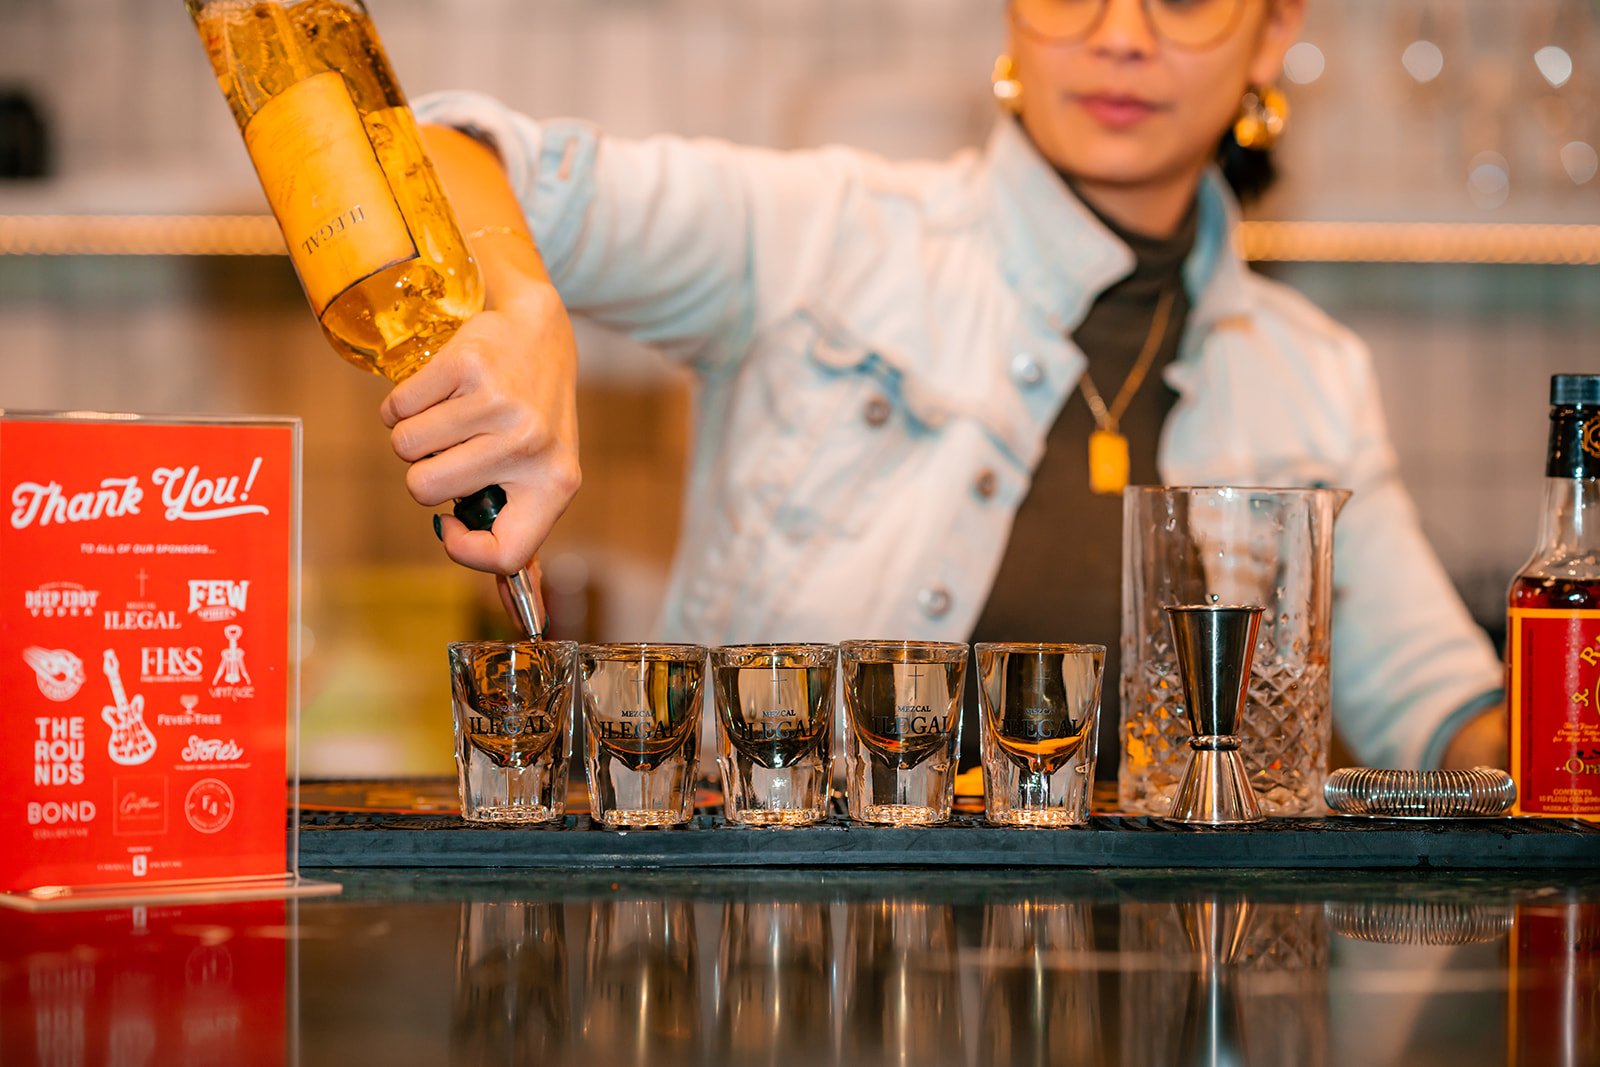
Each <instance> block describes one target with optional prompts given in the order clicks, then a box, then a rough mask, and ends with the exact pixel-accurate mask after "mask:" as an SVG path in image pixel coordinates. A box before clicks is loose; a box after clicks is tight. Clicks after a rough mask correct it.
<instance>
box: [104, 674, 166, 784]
mask: <svg viewBox="0 0 1600 1067" xmlns="http://www.w3.org/2000/svg"><path fill="white" fill-rule="evenodd" d="M104 669H105V672H106V680H107V681H108V682H110V683H111V696H112V699H114V700H115V701H116V704H115V705H112V704H107V705H106V706H105V707H103V708H101V709H100V717H101V718H102V719H104V720H105V721H106V725H107V726H109V727H111V741H110V743H109V744H108V745H107V746H106V749H107V751H108V752H109V753H110V755H111V762H112V763H117V764H120V765H122V766H124V767H137V766H138V765H139V764H141V763H144V762H145V761H147V760H148V759H149V758H150V757H151V756H153V755H155V754H156V735H155V734H153V733H151V732H150V727H148V726H146V725H145V724H144V696H143V694H140V695H137V696H135V697H134V698H133V699H132V700H129V699H128V695H127V694H126V693H124V692H123V691H122V674H121V668H120V667H119V666H118V664H117V654H116V653H115V652H113V651H112V650H111V649H109V648H108V649H106V658H105V664H104Z"/></svg>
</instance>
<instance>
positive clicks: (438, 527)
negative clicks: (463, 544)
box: [433, 515, 444, 541]
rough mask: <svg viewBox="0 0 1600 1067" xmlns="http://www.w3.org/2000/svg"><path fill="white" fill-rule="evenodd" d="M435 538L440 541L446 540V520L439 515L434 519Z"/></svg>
mask: <svg viewBox="0 0 1600 1067" xmlns="http://www.w3.org/2000/svg"><path fill="white" fill-rule="evenodd" d="M433 536H435V537H437V538H438V539H439V540H440V541H443V540H444V520H443V519H441V518H439V516H437V515H435V516H434V517H433Z"/></svg>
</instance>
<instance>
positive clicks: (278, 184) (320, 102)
mask: <svg viewBox="0 0 1600 1067" xmlns="http://www.w3.org/2000/svg"><path fill="white" fill-rule="evenodd" d="M244 139H245V144H246V146H248V148H249V149H250V158H251V160H253V161H254V162H255V165H256V173H257V174H259V175H260V176H261V187H262V189H264V190H265V191H266V194H267V201H268V203H270V204H271V205H272V213H273V215H275V216H277V219H278V226H279V228H280V229H282V230H283V239H284V241H285V242H286V243H287V244H288V246H289V258H290V259H291V260H293V261H294V267H295V270H296V271H297V272H298V273H299V275H300V284H302V285H303V286H305V290H306V297H307V299H309V300H310V301H311V307H312V310H314V311H315V312H316V313H317V316H318V317H319V318H320V317H321V316H322V314H323V313H324V312H325V311H327V310H328V305H330V304H332V303H333V302H334V300H336V299H338V297H339V294H341V293H343V292H344V291H345V290H346V289H348V288H350V287H351V286H352V285H355V284H356V283H357V282H359V281H361V280H362V279H363V278H367V277H369V276H371V275H372V274H375V273H377V272H378V271H380V270H383V269H384V268H385V267H389V266H392V265H394V264H396V263H403V262H405V261H406V260H408V259H411V258H412V257H414V256H415V255H416V254H417V247H416V242H415V241H413V240H412V237H411V231H410V229H409V228H408V227H407V226H406V220H405V217H404V216H403V215H401V214H400V208H399V207H398V206H397V205H396V204H395V199H394V193H393V192H392V191H391V190H390V188H389V179H388V178H387V177H385V176H384V173H383V168H382V167H381V166H380V165H379V163H378V157H377V155H376V154H375V153H374V152H373V149H372V142H371V141H370V140H369V139H368V137H367V131H366V127H365V125H364V124H363V123H362V121H361V113H360V112H359V111H357V110H356V105H355V102H354V101H353V100H351V99H350V94H349V92H348V90H346V88H345V84H344V76H343V75H341V74H339V73H338V72H337V71H325V72H323V73H321V74H316V75H313V76H312V77H310V78H307V79H305V80H304V81H299V82H296V83H295V84H294V85H292V86H290V87H289V88H288V89H286V90H284V91H283V92H282V93H279V94H278V95H277V96H275V97H273V98H272V99H271V100H269V101H268V102H267V104H266V106H264V107H263V108H262V109H261V110H260V111H258V112H256V114H255V115H254V117H252V118H251V120H250V122H249V124H248V125H247V126H246V127H245V131H244Z"/></svg>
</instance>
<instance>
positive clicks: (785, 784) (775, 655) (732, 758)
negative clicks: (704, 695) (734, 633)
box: [711, 644, 839, 826]
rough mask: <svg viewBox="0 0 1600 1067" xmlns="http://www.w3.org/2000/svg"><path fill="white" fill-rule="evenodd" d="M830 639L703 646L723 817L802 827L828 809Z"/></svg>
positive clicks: (835, 654) (833, 650)
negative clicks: (711, 695) (711, 684)
mask: <svg viewBox="0 0 1600 1067" xmlns="http://www.w3.org/2000/svg"><path fill="white" fill-rule="evenodd" d="M838 659H839V648H838V646H837V645H814V644H798V645H726V646H724V647H722V648H716V649H713V650H712V652H711V672H712V677H713V679H714V687H715V693H716V705H717V749H718V752H717V756H718V759H717V763H718V764H719V766H720V767H721V769H722V792H723V799H724V805H725V812H726V815H727V818H728V821H729V822H734V823H745V824H748V825H752V826H805V825H807V824H809V823H814V822H820V821H821V820H822V819H823V818H825V817H826V816H827V813H828V777H829V771H830V767H831V766H832V755H831V752H830V750H829V742H830V740H831V730H830V727H831V726H832V723H833V689H834V682H835V669H836V665H837V663H838Z"/></svg>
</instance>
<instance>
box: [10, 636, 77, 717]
mask: <svg viewBox="0 0 1600 1067" xmlns="http://www.w3.org/2000/svg"><path fill="white" fill-rule="evenodd" d="M22 658H23V661H24V662H26V663H27V664H28V666H30V667H32V668H33V673H34V675H35V676H36V677H37V678H38V679H39V692H41V693H43V694H44V695H45V696H46V697H48V698H50V699H51V700H54V701H56V702H57V703H60V702H61V701H64V700H71V699H72V698H73V697H75V696H77V695H78V690H79V689H81V688H83V683H84V675H83V660H81V659H79V658H78V657H77V656H76V655H74V654H73V653H71V652H68V651H67V650H66V649H64V648H40V647H38V646H37V645H34V646H30V647H28V648H25V649H23V650H22Z"/></svg>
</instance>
